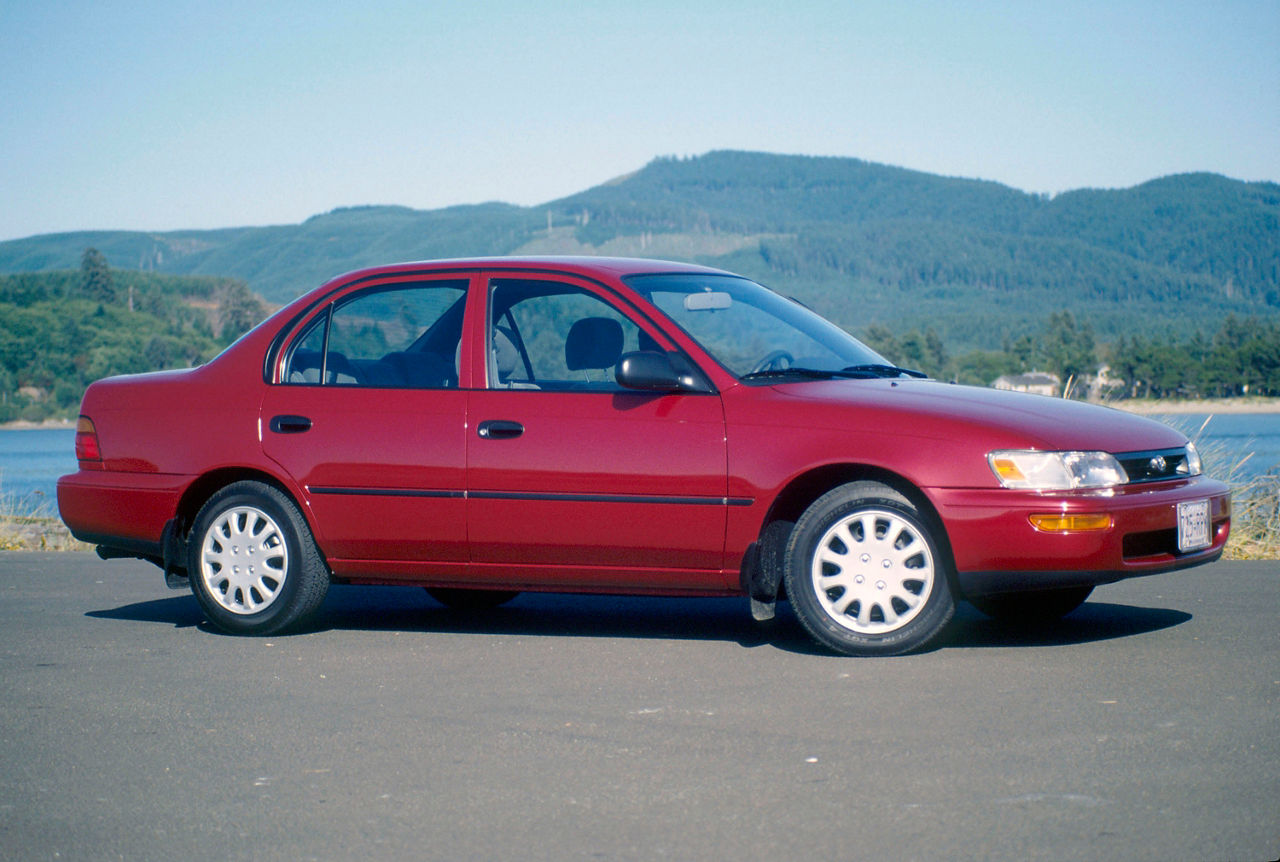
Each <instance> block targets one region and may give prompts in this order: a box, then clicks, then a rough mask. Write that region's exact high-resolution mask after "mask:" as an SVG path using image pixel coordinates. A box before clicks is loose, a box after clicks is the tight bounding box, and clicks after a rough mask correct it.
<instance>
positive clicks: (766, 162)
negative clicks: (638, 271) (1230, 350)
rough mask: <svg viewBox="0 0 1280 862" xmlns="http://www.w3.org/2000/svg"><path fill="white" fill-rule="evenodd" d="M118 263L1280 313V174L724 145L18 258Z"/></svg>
mask: <svg viewBox="0 0 1280 862" xmlns="http://www.w3.org/2000/svg"><path fill="white" fill-rule="evenodd" d="M89 246H92V247H95V248H97V249H99V250H101V251H102V252H103V253H104V254H105V255H106V257H107V258H108V259H109V261H110V263H111V265H112V266H114V267H121V268H136V269H143V270H157V271H162V272H171V273H183V274H192V273H203V274H211V275H220V276H231V277H236V278H240V279H243V280H244V281H246V282H247V283H248V284H249V286H250V288H251V289H252V290H254V291H255V292H257V293H260V294H262V295H263V296H265V297H267V298H268V299H269V300H273V301H277V302H282V301H284V300H286V299H288V298H291V297H292V296H294V295H296V294H297V293H299V292H301V291H303V290H306V289H308V288H310V287H313V286H315V285H317V284H319V283H320V282H322V281H324V280H325V279H327V278H329V277H331V276H333V275H336V274H338V273H341V272H343V271H345V270H348V269H353V268H356V267H359V266H364V265H368V264H375V263H383V262H390V261H399V260H412V259H423V258H433V257H455V256H472V255H492V254H514V253H535V254H536V253H553V254H559V253H581V254H595V253H600V254H624V255H637V256H650V257H668V258H674V259H679V260H691V261H697V262H701V263H709V264H712V265H718V266H723V267H726V268H729V269H733V270H737V271H741V272H744V273H747V274H749V275H752V276H754V277H756V278H759V279H760V280H762V281H764V282H765V283H767V284H769V285H770V286H772V287H775V288H777V289H780V290H782V291H783V292H785V293H790V294H792V295H795V296H797V297H798V298H800V299H802V300H804V301H805V302H807V303H808V304H810V305H812V306H814V307H816V308H818V309H819V310H820V311H822V312H823V313H824V314H827V315H828V316H830V317H832V318H834V319H836V320H837V321H838V322H840V323H841V324H843V325H844V326H846V327H847V328H849V329H851V330H852V331H854V332H860V331H865V329H866V328H867V327H868V326H870V325H872V324H877V323H878V324H883V325H886V326H889V327H892V328H894V329H906V328H909V327H917V328H921V329H923V328H925V327H932V328H934V329H936V330H937V331H938V333H939V334H941V335H942V337H943V338H945V339H946V340H947V342H948V344H949V345H951V346H954V347H957V348H958V347H962V346H976V347H995V346H999V344H1000V343H1001V340H1002V339H1006V340H1007V339H1008V338H1009V337H1010V336H1014V335H1017V334H1018V333H1020V332H1023V331H1026V330H1027V329H1028V328H1031V327H1032V326H1033V325H1035V324H1038V323H1039V322H1041V321H1043V319H1044V318H1045V316H1046V315H1047V314H1048V312H1049V311H1050V310H1053V309H1067V310H1071V311H1072V312H1073V313H1074V314H1075V315H1076V316H1077V318H1079V319H1082V320H1084V321H1086V322H1088V323H1089V325H1091V326H1092V327H1093V329H1094V330H1095V331H1096V332H1097V333H1098V334H1099V336H1100V337H1102V338H1103V339H1111V338H1115V337H1119V336H1120V335H1125V334H1134V333H1137V334H1146V335H1179V336H1185V335H1189V334H1191V333H1192V332H1194V331H1198V330H1202V329H1212V328H1216V324H1217V323H1218V322H1220V321H1221V320H1223V319H1224V318H1225V317H1226V316H1227V315H1228V314H1231V313H1235V314H1236V315H1261V316H1280V185H1277V184H1275V183H1245V182H1240V181H1236V180H1231V179H1227V178H1225V177H1221V176H1216V175H1212V174H1185V175H1179V176H1171V177H1165V178H1162V179H1158V180H1153V181H1151V182H1148V183H1145V184H1143V185H1140V186H1136V187H1134V188H1130V189H1123V190H1080V191H1073V192H1067V193H1064V194H1060V195H1057V196H1056V197H1053V198H1049V197H1047V196H1042V195H1034V194H1028V193H1025V192H1021V191H1018V190H1015V189H1011V188H1008V187H1006V186H1002V185H999V184H997V183H993V182H985V181H978V180H966V179H955V178H948V177H940V176H934V175H931V174H925V173H920V172H917V171H910V170H905V169H902V168H894V167H889V166H885V165H878V164H872V163H868V162H863V161H860V160H857V159H844V158H816V157H803V156H779V155H769V154H762V153H744V152H713V153H710V154H707V155H705V156H701V157H697V158H692V159H657V160H655V161H653V162H651V163H650V164H648V165H646V166H645V167H644V168H642V169H641V170H639V171H637V172H635V173H634V174H631V175H628V176H626V177H622V178H619V179H617V180H615V181H612V182H610V183H606V184H604V185H601V186H598V187H596V188H592V189H589V190H587V191H584V192H582V193H580V194H577V195H573V196H571V197H568V198H564V199H562V200H559V201H553V202H551V203H548V204H545V205H542V206H538V207H516V206H510V205H506V204H482V205H477V206H464V207H452V208H449V209H442V210H432V211H418V210H411V209H406V208H402V207H361V208H353V209H342V210H336V211H334V212H331V213H327V214H325V215H320V216H316V217H314V218H311V219H309V220H307V221H306V222H304V223H303V224H300V225H287V226H276V227H262V228H235V229H228V230H221V231H180V232H171V233H160V234H146V233H137V232H99V233H79V234H54V235H47V236H39V237H32V238H29V239H23V240H14V241H10V242H5V243H0V272H23V271H31V270H42V269H70V268H74V267H75V266H76V265H77V262H78V261H79V259H80V255H81V254H82V253H83V251H84V250H85V248H86V247H89Z"/></svg>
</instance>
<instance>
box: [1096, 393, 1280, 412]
mask: <svg viewBox="0 0 1280 862" xmlns="http://www.w3.org/2000/svg"><path fill="white" fill-rule="evenodd" d="M1089 403H1091V404H1099V405H1101V406H1103V407H1114V408H1116V409H1117V410H1123V411H1125V412H1126V413H1136V414H1139V415H1141V416H1149V415H1151V414H1161V413H1163V414H1187V413H1237V414H1247V413H1280V398H1250V397H1247V396H1246V397H1241V398H1165V399H1156V400H1152V399H1148V398H1132V399H1126V400H1123V401H1091V402H1089Z"/></svg>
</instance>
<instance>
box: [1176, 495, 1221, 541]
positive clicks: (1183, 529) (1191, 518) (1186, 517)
mask: <svg viewBox="0 0 1280 862" xmlns="http://www.w3.org/2000/svg"><path fill="white" fill-rule="evenodd" d="M1212 541H1213V539H1212V538H1211V536H1210V535H1209V501H1208V500H1193V501H1191V502H1190V503H1179V504H1178V550H1179V551H1181V552H1182V553H1186V552H1187V551H1198V550H1200V549H1201V548H1207V547H1209V545H1210V544H1211V543H1212Z"/></svg>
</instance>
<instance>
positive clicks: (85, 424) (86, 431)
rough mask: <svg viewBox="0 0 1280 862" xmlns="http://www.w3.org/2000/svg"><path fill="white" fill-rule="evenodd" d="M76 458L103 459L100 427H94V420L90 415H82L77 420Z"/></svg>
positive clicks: (86, 459)
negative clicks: (99, 441)
mask: <svg viewBox="0 0 1280 862" xmlns="http://www.w3.org/2000/svg"><path fill="white" fill-rule="evenodd" d="M76 458H77V460H80V461H101V460H102V449H101V448H100V447H99V446H98V429H97V428H94V427H93V420H92V419H90V418H89V417H88V416H81V417H80V418H79V419H78V420H76Z"/></svg>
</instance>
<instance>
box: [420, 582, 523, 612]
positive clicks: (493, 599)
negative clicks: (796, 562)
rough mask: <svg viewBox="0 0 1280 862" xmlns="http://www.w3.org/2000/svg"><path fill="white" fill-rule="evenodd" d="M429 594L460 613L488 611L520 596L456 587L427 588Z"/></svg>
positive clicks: (496, 591)
mask: <svg viewBox="0 0 1280 862" xmlns="http://www.w3.org/2000/svg"><path fill="white" fill-rule="evenodd" d="M426 590H427V593H428V594H429V595H430V596H431V598H433V599H435V600H436V601H437V602H439V603H440V604H442V605H445V606H447V607H450V608H453V609H454V610H459V611H488V610H492V609H494V608H496V607H498V606H499V605H505V604H506V603H507V602H509V601H511V600H512V599H514V598H515V597H516V596H518V595H520V593H519V592H517V591H515V590H464V589H458V588H456V587H427V588H426Z"/></svg>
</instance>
